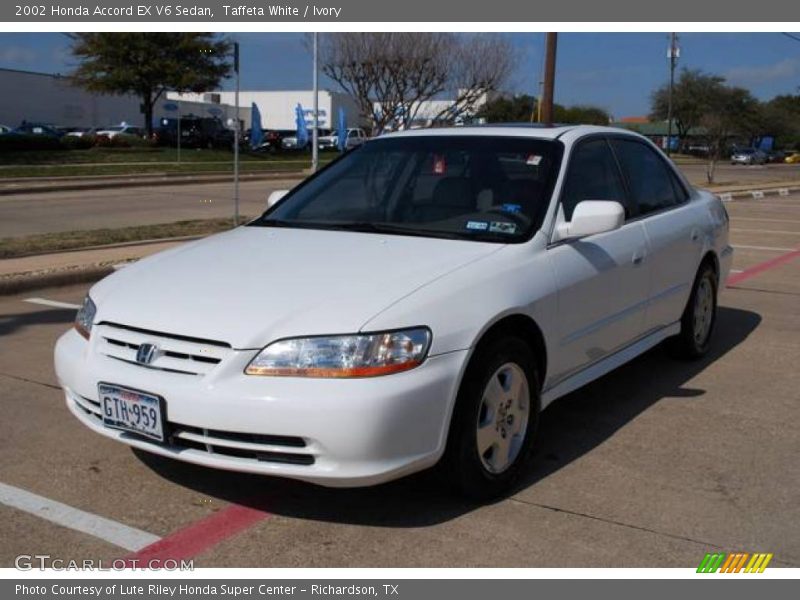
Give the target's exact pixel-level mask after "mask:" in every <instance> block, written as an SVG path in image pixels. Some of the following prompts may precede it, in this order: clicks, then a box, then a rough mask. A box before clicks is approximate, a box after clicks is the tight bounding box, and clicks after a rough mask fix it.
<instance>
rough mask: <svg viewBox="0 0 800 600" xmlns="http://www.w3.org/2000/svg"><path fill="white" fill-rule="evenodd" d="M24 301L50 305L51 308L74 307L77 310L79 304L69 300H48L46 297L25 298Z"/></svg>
mask: <svg viewBox="0 0 800 600" xmlns="http://www.w3.org/2000/svg"><path fill="white" fill-rule="evenodd" d="M25 302H30V303H31V304H41V305H42V306H52V307H53V308H74V309H75V310H78V309H79V308H80V307H81V305H80V304H70V303H69V302H59V301H58V300H48V299H47V298H25Z"/></svg>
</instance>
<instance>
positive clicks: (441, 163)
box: [433, 154, 447, 175]
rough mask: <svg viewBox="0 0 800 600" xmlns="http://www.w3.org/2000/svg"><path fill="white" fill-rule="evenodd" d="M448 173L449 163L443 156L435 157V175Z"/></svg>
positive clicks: (437, 155) (436, 155)
mask: <svg viewBox="0 0 800 600" xmlns="http://www.w3.org/2000/svg"><path fill="white" fill-rule="evenodd" d="M446 171H447V162H446V161H445V159H444V156H442V155H441V154H435V155H434V156H433V172H434V174H435V175H444V174H445V172H446Z"/></svg>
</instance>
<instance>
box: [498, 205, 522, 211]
mask: <svg viewBox="0 0 800 600" xmlns="http://www.w3.org/2000/svg"><path fill="white" fill-rule="evenodd" d="M501 208H502V209H503V210H504V211H506V212H509V213H518V212H522V206H521V205H519V204H503V206H501Z"/></svg>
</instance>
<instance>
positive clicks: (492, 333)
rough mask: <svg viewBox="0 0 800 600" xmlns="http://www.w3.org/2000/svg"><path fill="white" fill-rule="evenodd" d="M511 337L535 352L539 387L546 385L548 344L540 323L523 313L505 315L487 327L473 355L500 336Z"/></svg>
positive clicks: (477, 342)
mask: <svg viewBox="0 0 800 600" xmlns="http://www.w3.org/2000/svg"><path fill="white" fill-rule="evenodd" d="M503 335H510V336H514V337H518V338H520V339H522V340H523V341H524V342H525V343H526V344H528V346H529V347H530V348H531V350H532V351H533V354H534V357H535V358H536V370H537V373H536V375H537V376H538V378H539V385H540V386H542V385H544V382H545V379H546V377H547V344H546V343H545V338H544V334H543V333H542V329H541V327H539V325H538V323H536V321H534V320H533V318H531V317H530V316H528V315H526V314H522V313H513V314H508V315H504V316H503V317H501V318H499V319H498V320H497V321H495V322H494V323H492V324H491V325H490V326H489V327H487V328H486V329H485V330H484V331H483V332H482V333H481V334H480V336H479V337H478V338H477V341H476V343H475V344H474V346H473V352H472V354H473V355H474V354H475V351H476V350H477V349H478V348H479V347H480V346H482V345H484V344H487V343H489V342H490V341H491V340H494V339H496V338H497V337H499V336H503Z"/></svg>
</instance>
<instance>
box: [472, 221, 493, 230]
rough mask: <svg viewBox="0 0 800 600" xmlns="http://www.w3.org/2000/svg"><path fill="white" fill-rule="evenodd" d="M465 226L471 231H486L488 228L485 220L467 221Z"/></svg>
mask: <svg viewBox="0 0 800 600" xmlns="http://www.w3.org/2000/svg"><path fill="white" fill-rule="evenodd" d="M466 227H467V229H471V230H472V231H486V230H487V229H489V223H487V222H486V221H467V225H466Z"/></svg>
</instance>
